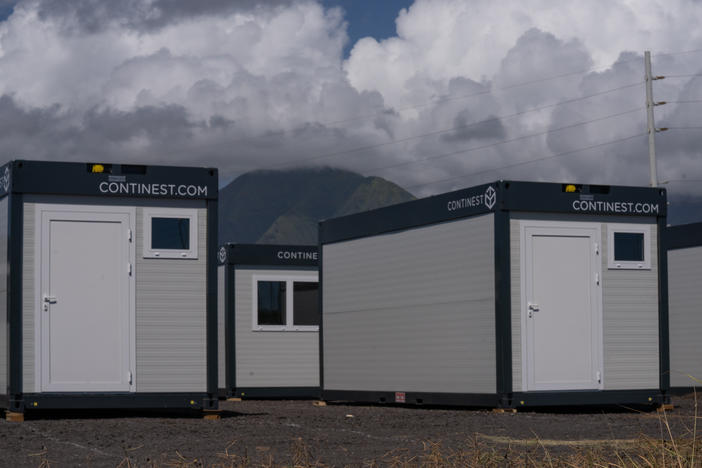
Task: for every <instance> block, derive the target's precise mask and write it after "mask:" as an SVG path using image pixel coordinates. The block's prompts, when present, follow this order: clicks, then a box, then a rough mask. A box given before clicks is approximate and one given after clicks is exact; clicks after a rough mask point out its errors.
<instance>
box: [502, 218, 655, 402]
mask: <svg viewBox="0 0 702 468" xmlns="http://www.w3.org/2000/svg"><path fill="white" fill-rule="evenodd" d="M521 216H524V217H525V218H528V219H538V216H539V215H535V214H522V215H521ZM521 216H520V217H521ZM544 218H545V219H548V220H556V219H558V218H557V217H555V216H544ZM582 219H583V220H584V221H592V219H586V218H582ZM565 221H576V222H577V221H579V219H578V218H577V217H573V216H571V217H567V219H565V220H564V222H565ZM613 222H615V223H617V224H624V223H626V218H618V219H616V220H615V221H613ZM601 226H602V229H601V232H602V239H601V240H600V242H601V245H602V249H601V251H600V258H601V260H602V288H603V291H602V296H603V297H602V302H603V304H602V305H603V327H604V330H603V341H604V343H603V344H604V370H603V379H604V387H605V390H630V389H642V388H658V385H659V380H658V368H659V366H658V256H657V251H658V247H657V245H658V236H657V229H656V226H655V225H651V252H650V255H651V259H652V260H651V270H609V269H608V267H607V254H608V252H607V248H608V246H607V241H608V234H607V227H608V224H607V223H603V224H602V225H601ZM520 235H521V233H520V220H519V219H512V220H510V260H511V282H512V284H511V293H512V372H513V374H512V376H513V377H512V379H513V389H514V391H521V384H522V356H521V265H520V248H521V247H520Z"/></svg>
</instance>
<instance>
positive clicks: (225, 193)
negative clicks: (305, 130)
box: [219, 168, 414, 244]
mask: <svg viewBox="0 0 702 468" xmlns="http://www.w3.org/2000/svg"><path fill="white" fill-rule="evenodd" d="M219 196H220V200H219V203H220V206H219V210H220V212H219V214H220V226H219V239H220V242H240V243H268V244H316V243H317V223H318V222H319V221H320V220H322V219H326V218H333V217H336V216H341V215H346V214H351V213H357V212H359V211H365V210H370V209H374V208H380V207H382V206H387V205H391V204H394V203H400V202H404V201H408V200H412V199H414V197H413V196H412V194H410V193H409V192H407V191H406V190H404V189H402V188H400V187H399V186H397V185H395V184H393V183H392V182H388V181H387V180H385V179H381V178H379V177H363V176H361V175H360V174H356V173H354V172H349V171H344V170H341V169H330V168H323V169H295V170H290V171H255V172H249V173H247V174H244V175H242V176H241V177H238V178H237V179H235V180H234V181H232V182H231V183H230V184H229V185H227V186H226V187H224V188H222V189H221V190H220V194H219Z"/></svg>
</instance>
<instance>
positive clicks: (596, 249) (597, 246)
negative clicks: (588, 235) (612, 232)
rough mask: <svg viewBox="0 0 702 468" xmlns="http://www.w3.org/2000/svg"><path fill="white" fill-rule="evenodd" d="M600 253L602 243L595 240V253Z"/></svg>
mask: <svg viewBox="0 0 702 468" xmlns="http://www.w3.org/2000/svg"><path fill="white" fill-rule="evenodd" d="M599 254H600V243H599V242H595V255H599Z"/></svg>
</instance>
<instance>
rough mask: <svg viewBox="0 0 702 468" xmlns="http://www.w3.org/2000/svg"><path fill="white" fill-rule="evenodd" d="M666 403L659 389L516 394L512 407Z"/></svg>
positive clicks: (654, 404)
mask: <svg viewBox="0 0 702 468" xmlns="http://www.w3.org/2000/svg"><path fill="white" fill-rule="evenodd" d="M665 401H666V397H665V395H663V394H662V393H661V391H660V390H659V389H657V388H652V389H642V390H569V391H551V392H516V393H514V394H513V396H512V405H511V406H512V407H514V408H521V407H529V406H531V407H539V406H591V405H595V406H603V405H652V406H658V405H660V404H662V403H664V402H665Z"/></svg>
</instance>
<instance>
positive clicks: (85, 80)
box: [0, 0, 702, 195]
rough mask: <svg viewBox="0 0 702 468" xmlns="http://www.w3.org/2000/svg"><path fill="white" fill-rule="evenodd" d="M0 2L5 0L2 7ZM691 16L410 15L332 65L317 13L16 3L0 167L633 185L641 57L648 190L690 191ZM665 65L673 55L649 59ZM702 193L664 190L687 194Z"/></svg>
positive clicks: (324, 23)
mask: <svg viewBox="0 0 702 468" xmlns="http://www.w3.org/2000/svg"><path fill="white" fill-rule="evenodd" d="M0 1H2V0H0ZM700 22H702V5H700V3H699V2H694V1H692V0H669V1H666V2H663V1H662V0H646V1H641V2H636V3H631V2H626V1H623V0H620V1H611V0H593V1H592V2H588V3H587V4H583V3H582V2H575V1H567V2H557V1H555V0H523V1H517V0H512V1H504V2H493V1H488V0H476V1H471V2H467V1H463V0H416V1H415V2H414V4H413V5H412V6H411V7H410V8H408V9H405V10H401V11H400V12H398V17H397V20H396V26H397V35H396V36H394V37H391V38H388V39H386V40H382V41H376V40H375V39H373V38H363V39H361V40H359V41H358V42H357V43H356V44H354V45H353V48H352V49H351V52H350V55H349V57H348V59H346V60H344V57H343V47H344V44H345V43H346V41H347V40H348V39H347V35H346V29H345V28H346V25H345V22H344V13H343V11H342V10H340V9H325V8H324V7H323V6H322V5H321V4H320V3H318V2H317V1H314V0H301V1H292V0H290V1H269V2H254V1H242V2H228V1H223V0H211V1H205V2H191V1H187V0H125V1H123V2H110V1H101V0H78V1H71V2H63V1H58V0H22V1H20V2H19V3H18V4H17V5H15V8H14V10H13V13H12V14H11V16H10V17H9V18H8V19H7V20H5V21H1V22H0V70H2V71H3V73H2V74H0V121H1V122H2V124H3V127H2V129H3V132H2V133H1V134H0V152H2V154H5V155H7V156H6V157H13V158H14V157H24V158H42V159H57V160H58V159H62V160H85V159H88V160H94V159H95V158H96V155H99V158H100V159H104V160H105V161H106V162H116V161H124V160H127V161H130V162H131V161H140V162H144V163H169V164H194V165H212V166H218V167H220V169H221V174H222V178H223V180H225V181H226V180H230V179H231V178H232V177H235V176H236V175H238V174H241V173H243V172H245V171H248V170H253V169H274V168H288V167H296V166H323V165H330V166H336V167H342V168H346V169H351V170H355V171H358V172H361V173H364V174H367V175H379V176H382V177H386V178H388V179H391V180H393V181H395V182H397V183H399V184H401V185H404V186H406V187H408V188H409V189H410V190H412V191H413V192H415V193H416V194H417V195H428V194H431V193H437V192H441V191H445V190H449V189H453V188H459V187H463V186H468V185H473V184H479V183H483V182H486V181H490V180H495V179H497V178H512V179H529V180H559V181H561V180H572V181H578V182H584V183H588V182H589V183H610V184H631V185H645V184H647V183H648V158H647V154H648V149H647V137H646V135H645V131H646V121H645V109H644V87H643V80H642V76H643V61H642V53H643V50H644V49H647V48H651V49H653V50H654V73H656V74H666V75H674V76H675V77H673V76H671V77H670V78H666V79H665V80H658V81H656V82H655V83H654V94H655V97H656V99H657V100H666V101H668V102H669V104H667V105H665V106H660V107H657V108H656V119H657V123H658V125H659V126H669V127H671V130H670V131H669V132H666V133H660V134H658V135H657V136H656V139H657V144H658V155H659V174H660V177H661V180H671V181H675V180H683V179H702V165H700V164H699V157H700V156H699V152H698V150H697V148H699V147H701V146H702V141H700V140H701V139H702V137H700V135H701V134H700V132H699V131H695V129H694V128H693V129H683V128H680V127H695V126H698V127H699V126H702V120H701V119H699V118H698V117H697V116H698V115H700V113H699V109H700V105H702V104H700V103H699V102H695V101H700V100H702V80H700V79H699V78H698V77H696V76H694V75H697V74H699V73H702V66H700V65H698V64H699V63H700V61H699V58H700V56H702V54H700V53H699V52H690V53H679V52H681V51H695V50H700V49H702V30H699V28H697V25H698V24H700ZM666 51H673V52H676V53H675V54H672V55H666V54H664V53H662V52H666ZM697 185H698V184H692V183H685V182H670V183H669V185H668V186H669V187H670V189H671V191H676V192H679V193H681V194H682V193H684V194H686V195H695V194H700V192H702V190H700V189H697Z"/></svg>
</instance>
